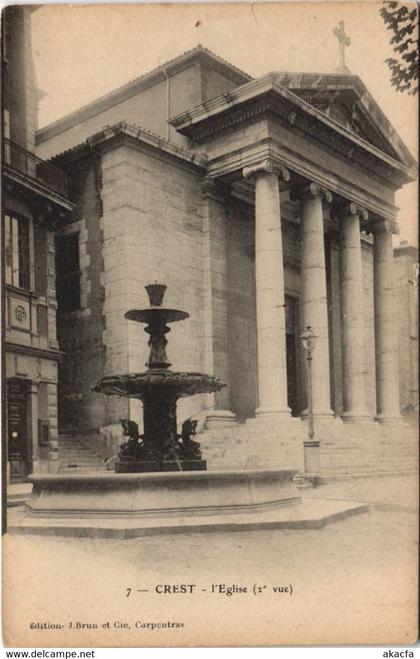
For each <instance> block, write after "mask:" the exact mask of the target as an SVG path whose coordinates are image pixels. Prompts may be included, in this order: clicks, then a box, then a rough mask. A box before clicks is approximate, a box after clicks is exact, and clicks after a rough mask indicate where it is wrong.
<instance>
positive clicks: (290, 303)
mask: <svg viewBox="0 0 420 659" xmlns="http://www.w3.org/2000/svg"><path fill="white" fill-rule="evenodd" d="M285 305H286V363H287V404H288V406H289V407H290V409H291V412H292V416H299V414H300V411H301V400H300V387H299V382H300V378H299V373H300V367H299V299H298V298H297V297H292V296H289V295H286V298H285Z"/></svg>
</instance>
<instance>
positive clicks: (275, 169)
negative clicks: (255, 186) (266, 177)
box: [242, 158, 290, 183]
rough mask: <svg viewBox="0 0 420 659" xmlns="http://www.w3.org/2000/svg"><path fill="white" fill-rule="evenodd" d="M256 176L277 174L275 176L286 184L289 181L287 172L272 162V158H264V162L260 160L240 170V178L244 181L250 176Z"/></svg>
mask: <svg viewBox="0 0 420 659" xmlns="http://www.w3.org/2000/svg"><path fill="white" fill-rule="evenodd" d="M258 174H277V176H278V177H279V178H280V179H282V180H283V181H285V182H286V183H287V182H288V181H290V172H289V170H288V169H287V168H286V167H283V166H282V165H281V164H280V163H278V162H276V161H275V160H273V158H265V160H261V161H260V162H257V163H255V164H253V165H248V166H247V167H244V168H243V170H242V176H243V177H244V178H245V179H250V178H252V176H256V175H258Z"/></svg>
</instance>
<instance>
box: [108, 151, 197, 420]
mask: <svg viewBox="0 0 420 659" xmlns="http://www.w3.org/2000/svg"><path fill="white" fill-rule="evenodd" d="M102 173H103V178H102V182H103V192H102V198H103V217H102V220H101V226H102V231H103V258H104V286H105V304H104V313H105V318H106V322H105V331H104V343H105V345H106V373H107V374H111V373H126V372H139V371H143V370H145V362H146V360H147V357H148V347H147V335H146V334H145V333H144V331H143V326H142V325H140V324H137V323H134V322H133V321H128V320H126V319H125V318H124V313H125V312H126V311H127V310H128V309H131V308H141V307H145V306H148V305H149V302H148V298H147V294H146V291H145V290H144V286H145V284H147V283H153V282H155V281H158V282H161V283H164V284H166V285H167V286H168V290H167V292H166V295H165V300H164V303H165V304H166V305H167V306H170V307H175V308H179V309H183V310H185V311H187V312H188V313H189V314H190V318H188V319H187V320H185V321H183V322H181V323H174V324H173V325H171V332H170V334H169V336H168V339H169V346H168V357H169V359H170V360H171V361H172V363H173V367H172V368H173V369H174V370H185V371H202V370H204V367H205V327H204V308H205V300H204V296H205V288H204V263H203V253H204V251H203V227H202V216H201V215H202V200H201V192H200V177H199V175H198V174H196V173H195V172H194V170H192V169H190V168H189V167H185V168H184V167H183V166H182V165H181V166H180V164H179V163H173V162H170V161H166V160H164V159H163V158H162V157H156V156H154V155H152V154H149V153H145V152H144V151H140V150H137V149H136V148H134V147H131V146H120V147H118V148H115V149H113V150H112V151H109V152H107V153H105V154H104V156H103V162H102ZM112 398H114V397H112ZM115 405H116V407H115V409H113V410H112V414H111V413H109V415H108V422H109V423H113V422H116V421H117V420H118V418H120V416H117V414H120V408H119V407H118V405H119V404H118V403H115ZM204 405H205V402H204V397H203V396H195V397H193V398H186V399H182V400H181V401H179V403H178V420H179V421H182V420H183V419H184V418H186V417H187V416H189V415H191V414H193V413H195V412H197V411H199V410H200V409H201V408H202V407H203V406H204ZM130 416H131V418H133V419H134V420H136V421H138V422H141V415H140V408H139V405H138V404H137V401H134V402H133V401H132V402H131V404H130ZM112 417H113V418H112Z"/></svg>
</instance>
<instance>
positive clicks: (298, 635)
mask: <svg viewBox="0 0 420 659" xmlns="http://www.w3.org/2000/svg"><path fill="white" fill-rule="evenodd" d="M303 494H304V495H305V496H316V497H326V498H337V499H352V500H358V501H368V502H370V503H371V504H372V508H371V510H370V512H368V513H364V514H362V515H359V516H357V517H354V518H350V519H347V520H344V521H341V522H337V523H336V524H333V525H330V526H327V527H325V528H324V529H322V530H314V531H253V532H237V533H230V534H223V533H212V534H179V535H176V536H161V537H157V538H156V537H155V538H153V537H152V538H143V539H133V540H99V539H97V540H93V539H75V538H71V539H65V538H57V537H56V538H45V537H35V536H11V537H7V538H6V541H5V554H6V556H7V562H6V569H5V579H4V590H5V595H6V606H5V607H4V608H5V611H6V618H7V611H10V612H11V614H10V621H9V623H8V629H9V632H8V633H7V634H6V638H5V640H6V642H7V641H8V642H9V644H11V645H15V646H17V645H25V644H29V645H31V646H33V647H36V646H42V645H48V644H50V645H54V646H56V647H57V646H66V645H68V646H81V647H83V646H89V645H97V646H101V645H107V644H109V645H114V646H125V645H127V646H143V645H162V644H167V645H185V644H193V645H194V644H195V645H197V644H204V645H215V644H227V645H231V644H233V645H234V644H238V643H243V644H247V645H261V644H262V645H264V644H274V645H279V644H297V645H298V644H311V645H312V644H313V645H318V644H324V643H325V644H336V643H350V644H355V643H356V644H362V645H366V644H370V643H372V644H386V645H389V644H391V643H394V644H397V645H402V644H406V643H410V642H412V641H414V640H415V638H416V636H417V625H416V618H417V575H418V569H417V553H418V538H417V533H418V515H417V512H416V504H417V479H416V478H414V477H405V478H404V477H397V478H369V479H357V480H350V481H343V482H335V483H330V484H327V485H325V486H322V487H321V488H317V489H316V490H311V491H304V492H303ZM165 584H166V585H179V584H193V585H194V588H193V592H192V593H167V594H159V593H157V592H156V586H159V585H165ZM212 585H214V586H216V591H218V590H219V586H220V585H225V586H237V587H242V588H245V587H246V588H247V589H248V592H246V593H244V592H242V593H238V592H236V593H234V594H232V595H230V596H229V595H227V594H224V593H219V592H211V591H212ZM290 585H291V586H292V589H293V592H292V594H291V595H290V592H282V593H275V592H274V591H273V587H276V586H283V587H287V588H289V591H290ZM254 586H255V587H256V588H255V591H254ZM259 588H261V592H259ZM127 589H132V590H131V592H130V593H129V591H128V590H127ZM138 590H148V591H149V592H137V591H138ZM158 590H159V588H158ZM236 590H237V589H236ZM254 592H255V594H254ZM127 593H129V595H128V597H127ZM17 611H19V614H16V612H17ZM31 622H32V623H49V625H51V624H55V625H63V626H64V627H63V628H62V629H50V630H47V631H46V630H39V629H32V630H31V629H30V623H31ZM168 622H171V623H178V624H181V623H183V624H184V627H176V626H174V627H171V628H163V629H151V628H150V627H149V628H145V627H142V626H141V625H144V623H150V624H152V623H153V624H157V623H168ZM70 623H72V625H73V628H70V627H69V626H70ZM77 623H83V624H85V625H90V628H89V627H85V628H78V629H74V626H75V625H76V624H77ZM107 623H109V628H108V627H107ZM136 623H137V627H136ZM6 624H7V620H6ZM115 624H116V626H117V629H115V628H114V625H115ZM124 624H125V625H128V627H126V628H118V627H119V626H121V625H124ZM92 625H97V628H95V627H92ZM103 625H105V627H104V626H103ZM46 634H48V636H46Z"/></svg>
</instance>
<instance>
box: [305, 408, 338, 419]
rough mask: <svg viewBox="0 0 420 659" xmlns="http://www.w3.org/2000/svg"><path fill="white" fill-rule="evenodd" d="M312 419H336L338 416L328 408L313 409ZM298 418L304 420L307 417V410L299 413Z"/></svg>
mask: <svg viewBox="0 0 420 659" xmlns="http://www.w3.org/2000/svg"><path fill="white" fill-rule="evenodd" d="M313 415H314V419H338V418H339V417H336V416H335V414H334V412H333V411H332V410H330V409H326V410H314V411H313ZM300 418H301V419H304V420H305V421H306V420H307V418H308V410H303V412H301V414H300Z"/></svg>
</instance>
